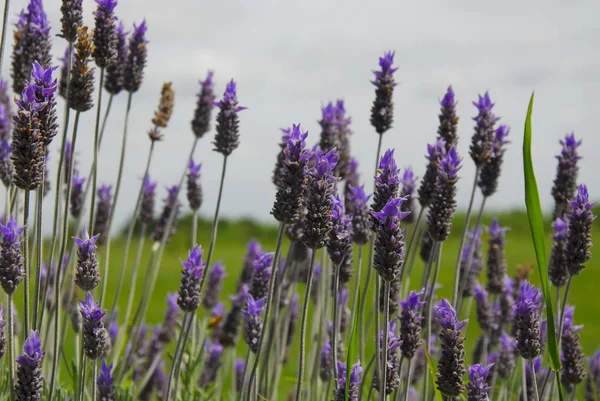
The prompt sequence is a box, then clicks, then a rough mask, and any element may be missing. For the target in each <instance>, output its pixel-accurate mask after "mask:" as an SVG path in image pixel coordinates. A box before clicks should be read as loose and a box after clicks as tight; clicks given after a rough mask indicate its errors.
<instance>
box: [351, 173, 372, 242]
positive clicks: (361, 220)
mask: <svg viewBox="0 0 600 401" xmlns="http://www.w3.org/2000/svg"><path fill="white" fill-rule="evenodd" d="M370 198H371V195H367V194H366V193H365V186H364V185H361V186H360V187H350V194H349V195H348V197H347V200H348V202H347V208H346V210H347V211H348V214H349V215H350V216H352V241H354V242H355V243H356V244H358V245H365V244H366V243H367V242H369V239H370V237H371V228H370V216H371V215H370V213H369V199H370Z"/></svg>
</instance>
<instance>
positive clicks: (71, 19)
mask: <svg viewBox="0 0 600 401" xmlns="http://www.w3.org/2000/svg"><path fill="white" fill-rule="evenodd" d="M82 2H83V1H82V0H63V1H62V5H61V6H60V11H61V13H62V17H61V19H60V22H61V25H62V31H61V35H62V37H63V38H65V40H66V41H67V42H69V43H73V42H74V41H75V39H76V38H77V28H79V27H80V26H82V25H83V10H82V4H81V3H82Z"/></svg>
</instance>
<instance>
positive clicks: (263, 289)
mask: <svg viewBox="0 0 600 401" xmlns="http://www.w3.org/2000/svg"><path fill="white" fill-rule="evenodd" d="M272 265H273V253H272V252H264V253H263V252H261V253H258V254H257V255H256V258H255V259H254V265H253V269H254V271H253V273H252V285H251V286H250V294H252V296H253V297H254V298H255V299H261V298H264V297H266V296H267V292H268V289H269V279H270V278H271V274H273V271H272Z"/></svg>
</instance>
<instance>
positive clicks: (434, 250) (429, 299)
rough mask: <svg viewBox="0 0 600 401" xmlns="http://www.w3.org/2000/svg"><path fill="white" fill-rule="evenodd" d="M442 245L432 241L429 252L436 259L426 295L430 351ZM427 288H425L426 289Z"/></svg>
mask: <svg viewBox="0 0 600 401" xmlns="http://www.w3.org/2000/svg"><path fill="white" fill-rule="evenodd" d="M442 245H443V242H437V241H434V242H433V247H432V250H431V252H432V253H433V254H435V258H436V264H435V269H434V273H433V278H432V280H431V285H430V286H429V293H428V294H427V304H426V307H427V331H426V332H425V341H426V342H427V349H431V343H430V341H431V315H432V310H433V293H434V291H435V283H436V281H437V279H438V275H439V273H440V265H441V259H442ZM426 288H427V287H426ZM428 377H429V375H428V374H426V375H425V381H424V386H423V394H425V397H424V398H423V399H425V400H427V399H428V398H429V397H428V394H429V385H428V383H429V379H428Z"/></svg>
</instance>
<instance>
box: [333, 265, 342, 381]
mask: <svg viewBox="0 0 600 401" xmlns="http://www.w3.org/2000/svg"><path fill="white" fill-rule="evenodd" d="M333 268H334V274H333V326H332V333H331V342H332V344H331V349H332V350H333V351H332V356H333V377H334V378H337V377H338V368H337V364H338V355H337V345H338V331H339V321H338V319H339V316H338V315H339V312H338V309H339V307H340V305H339V292H340V265H339V264H335V265H334V266H333ZM334 380H335V379H334Z"/></svg>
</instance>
